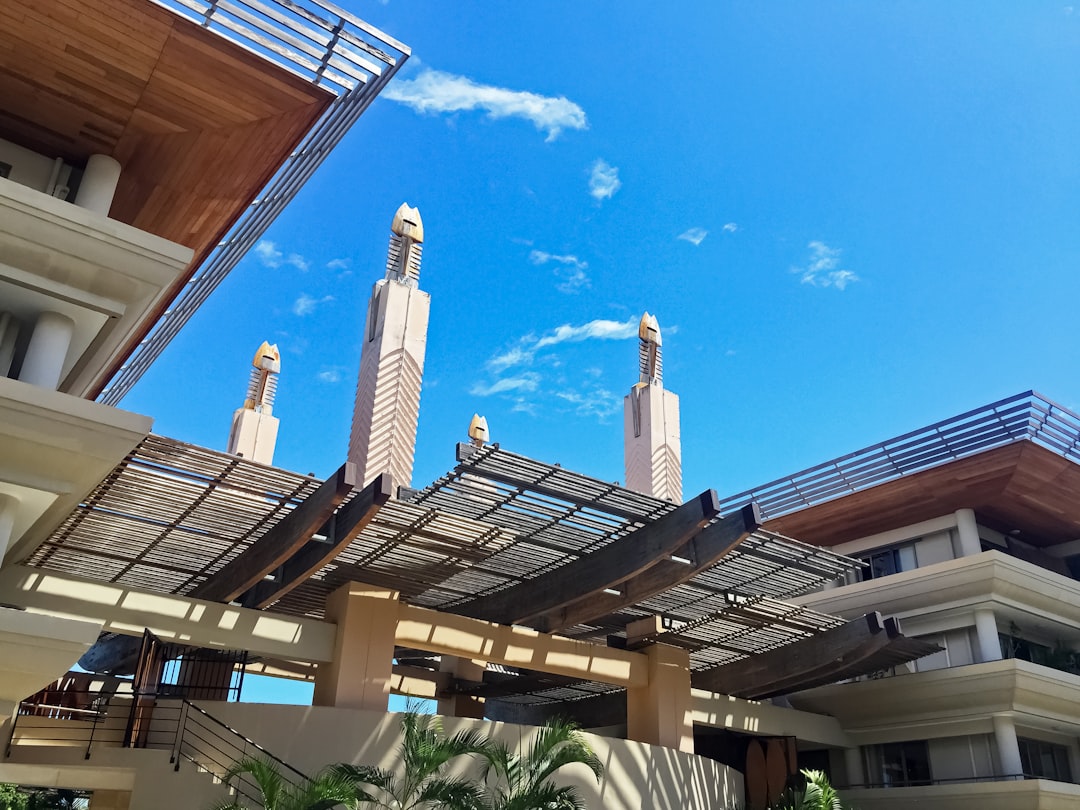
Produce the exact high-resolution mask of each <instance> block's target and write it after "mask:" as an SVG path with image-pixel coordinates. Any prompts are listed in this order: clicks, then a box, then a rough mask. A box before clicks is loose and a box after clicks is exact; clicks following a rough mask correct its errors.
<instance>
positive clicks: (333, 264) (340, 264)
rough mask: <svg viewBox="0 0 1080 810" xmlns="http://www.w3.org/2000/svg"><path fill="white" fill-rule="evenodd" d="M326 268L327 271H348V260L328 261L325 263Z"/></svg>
mask: <svg viewBox="0 0 1080 810" xmlns="http://www.w3.org/2000/svg"><path fill="white" fill-rule="evenodd" d="M326 267H327V269H328V270H348V269H349V260H348V259H331V260H330V261H328V262H327V263H326Z"/></svg>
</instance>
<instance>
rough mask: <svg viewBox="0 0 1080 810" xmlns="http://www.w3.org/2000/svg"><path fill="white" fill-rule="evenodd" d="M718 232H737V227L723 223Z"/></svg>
mask: <svg viewBox="0 0 1080 810" xmlns="http://www.w3.org/2000/svg"><path fill="white" fill-rule="evenodd" d="M720 230H722V231H723V232H724V233H735V231H737V230H739V226H738V225H736V224H735V223H734V222H725V223H724V227H723V228H721V229H720Z"/></svg>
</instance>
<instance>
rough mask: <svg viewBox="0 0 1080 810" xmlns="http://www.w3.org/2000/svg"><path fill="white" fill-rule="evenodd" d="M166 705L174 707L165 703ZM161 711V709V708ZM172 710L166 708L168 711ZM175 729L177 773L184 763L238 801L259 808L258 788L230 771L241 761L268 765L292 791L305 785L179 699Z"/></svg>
mask: <svg viewBox="0 0 1080 810" xmlns="http://www.w3.org/2000/svg"><path fill="white" fill-rule="evenodd" d="M167 703H176V701H168V702H167ZM163 708H164V707H163ZM173 709H174V707H171V706H169V707H168V710H169V711H171V710H173ZM175 711H177V717H176V729H175V732H174V736H173V744H172V749H171V752H170V759H169V761H170V762H172V763H173V766H174V768H175V769H176V770H178V771H179V770H180V764H181V762H182V761H187V762H189V763H191V764H192V765H194V766H195V767H196V768H198V769H199V770H201V771H206V772H208V773H210V774H212V775H213V776H214V777H215V778H217V779H220V780H222V781H225V782H227V784H228V786H229V787H230V788H231V789H232V790H233V791H234V792H235V793H236V796H237V798H238V799H239V798H242V799H244V800H246V801H247V802H250V803H251V804H252V805H253V806H255V807H262V796H261V793H260V791H259V788H258V786H257V785H256V784H255V782H254V781H253V780H252V778H251V777H250V775H248V774H246V773H240V774H233V773H231V771H232V768H233V767H234V766H235V765H236V764H237V763H238V762H242V761H244V760H261V761H263V762H269V763H271V764H272V765H273V766H274V767H275V768H276V770H277V772H278V773H279V774H280V775H281V778H282V780H283V781H284V782H285V783H286V784H287V785H288V786H290V787H291V788H299V787H300V786H302V785H303V784H304V783H305V782H307V776H306V775H305V774H304V773H302V772H301V771H299V770H297V769H296V768H294V767H292V766H291V765H289V764H288V763H287V762H285V761H283V760H281V759H279V758H278V757H276V756H274V755H273V754H271V753H270V752H269V751H267V750H266V749H265V748H263V747H262V746H261V745H259V744H258V743H257V742H255V741H253V740H251V739H249V738H248V737H245V736H244V735H243V734H241V733H240V732H239V731H237V730H236V729H234V728H231V727H230V726H228V725H226V724H225V723H223V722H222V721H220V720H218V719H217V718H216V717H214V716H213V715H212V714H210V713H209V712H207V711H206V710H205V709H203V708H202V707H201V706H196V705H195V704H194V703H192V702H191V701H190V700H187V699H182V700H180V701H179V705H178V706H175Z"/></svg>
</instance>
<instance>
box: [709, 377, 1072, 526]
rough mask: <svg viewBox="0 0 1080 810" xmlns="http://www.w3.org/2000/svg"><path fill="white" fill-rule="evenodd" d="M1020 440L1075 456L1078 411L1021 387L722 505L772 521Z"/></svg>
mask: <svg viewBox="0 0 1080 810" xmlns="http://www.w3.org/2000/svg"><path fill="white" fill-rule="evenodd" d="M1024 439H1026V440H1028V441H1031V442H1034V443H1035V444H1038V445H1040V446H1042V447H1045V448H1046V449H1048V450H1051V451H1053V452H1055V453H1058V454H1059V455H1061V456H1064V457H1065V458H1069V459H1072V460H1074V461H1080V416H1078V415H1077V414H1075V413H1073V412H1072V411H1070V410H1068V409H1067V408H1064V407H1062V406H1061V405H1058V404H1057V403H1055V402H1052V401H1050V400H1049V399H1046V398H1045V397H1044V396H1042V395H1041V394H1038V393H1036V392H1034V391H1025V392H1024V393H1022V394H1017V395H1016V396H1013V397H1008V398H1006V399H1002V400H999V401H998V402H994V403H991V404H990V405H986V406H984V407H982V408H976V409H975V410H971V411H967V412H966V413H962V414H960V415H959V416H954V417H952V418H951V419H946V420H945V421H943V422H937V423H935V424H933V425H929V426H928V427H924V428H920V429H919V430H914V431H911V432H910V433H905V434H903V435H902V436H897V437H896V438H893V439H889V440H887V441H884V442H881V443H879V444H874V445H871V446H869V447H864V448H863V449H861V450H856V451H855V452H854V453H848V454H847V455H846V456H841V457H840V458H837V459H833V460H832V461H827V462H825V463H824V464H819V465H817V466H816V467H810V468H809V469H806V470H803V471H802V472H797V473H795V474H794V475H792V476H788V477H787V478H778V479H776V480H775V481H770V482H769V483H767V484H763V485H761V486H759V487H755V488H753V489H748V490H746V491H744V492H740V493H738V494H736V495H732V496H730V497H728V498H725V499H724V500H723V501H722V502H721V508H722V509H723V511H724V512H729V511H733V510H734V509H737V508H738V507H740V506H742V505H743V504H745V503H747V502H749V501H755V502H757V504H758V506H759V507H760V508H761V513H762V516H763V517H765V518H767V519H768V518H775V517H779V516H781V515H785V514H787V513H789V512H794V511H796V510H798V509H803V508H806V507H808V506H814V505H816V504H819V503H824V502H825V501H830V500H832V499H834V498H839V497H841V496H843V495H848V494H850V493H853V492H858V491H860V490H863V489H867V488H868V487H872V486H875V485H876V484H880V483H883V482H886V481H891V480H894V479H897V478H901V477H903V476H906V475H912V474H914V473H917V472H920V471H922V470H926V469H929V468H930V467H935V466H937V465H939V464H944V463H945V462H948V461H954V460H956V459H960V458H964V457H965V456H969V455H972V454H974V453H978V452H980V451H983V450H987V449H991V448H994V447H1002V446H1004V445H1006V444H1010V443H1012V442H1015V441H1020V440H1024Z"/></svg>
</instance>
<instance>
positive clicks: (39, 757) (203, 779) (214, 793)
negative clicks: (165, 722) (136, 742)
mask: <svg viewBox="0 0 1080 810" xmlns="http://www.w3.org/2000/svg"><path fill="white" fill-rule="evenodd" d="M83 753H84V749H83V748H82V747H73V748H54V747H46V746H35V747H29V748H28V747H25V746H20V747H19V748H18V749H16V756H17V758H18V760H19V761H18V762H11V761H10V760H8V761H3V760H0V782H13V783H15V784H22V785H34V786H39V787H60V788H71V789H79V790H102V791H116V792H126V791H130V794H131V801H130V804H129V805H128V807H129V810H205V809H206V808H209V807H214V806H215V805H217V804H219V803H220V802H222V801H224V800H226V799H228V794H227V793H226V791H225V789H224V787H223V786H222V785H220V784H217V783H215V782H214V780H213V779H212V778H211V777H210V775H209V774H206V773H204V772H201V771H197V770H195V768H194V767H193V766H192V765H190V764H189V763H187V762H184V763H182V764H181V767H180V770H179V771H177V770H175V769H174V767H173V765H172V763H170V762H169V752H168V751H159V750H151V749H133V748H106V747H101V748H98V749H97V750H95V751H94V752H93V754H92V755H91V757H90V759H89V760H87V759H84V758H83Z"/></svg>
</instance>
